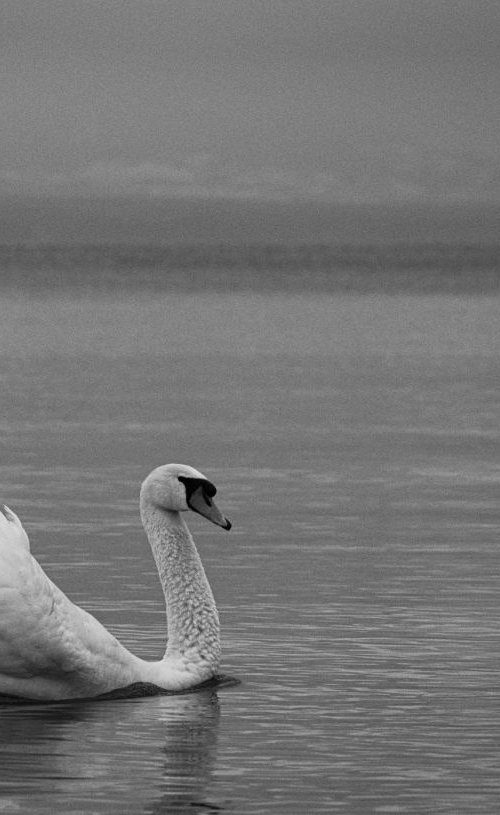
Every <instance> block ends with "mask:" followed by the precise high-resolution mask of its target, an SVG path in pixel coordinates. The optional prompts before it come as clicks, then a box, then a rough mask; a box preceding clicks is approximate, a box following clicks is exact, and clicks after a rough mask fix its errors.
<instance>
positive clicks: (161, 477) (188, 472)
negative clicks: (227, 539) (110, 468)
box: [141, 464, 231, 530]
mask: <svg viewBox="0 0 500 815" xmlns="http://www.w3.org/2000/svg"><path fill="white" fill-rule="evenodd" d="M216 492H217V489H216V487H215V486H214V485H213V484H212V482H211V481H209V480H208V478H207V477H206V476H205V475H203V473H200V472H199V471H198V470H195V469H194V467H190V466H189V465H188V464H164V465H163V466H161V467H157V468H156V469H155V470H153V472H151V473H150V474H149V475H148V477H147V478H146V480H145V481H144V483H143V485H142V488H141V499H142V498H143V497H146V496H147V499H148V500H149V501H150V502H151V503H152V504H154V505H155V506H158V507H161V508H162V509H166V510H169V511H171V512H184V511H186V510H188V509H191V510H192V511H193V512H197V513H198V514H199V515H203V517H204V518H207V519H208V520H209V521H211V522H212V523H214V524H217V526H221V527H222V528H223V529H227V530H229V529H231V521H229V520H228V519H227V518H225V517H224V515H223V514H222V512H221V511H220V509H219V508H218V507H217V506H216V504H215V503H214V501H213V498H214V495H215V494H216Z"/></svg>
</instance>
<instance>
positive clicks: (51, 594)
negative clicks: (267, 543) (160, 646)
mask: <svg viewBox="0 0 500 815" xmlns="http://www.w3.org/2000/svg"><path fill="white" fill-rule="evenodd" d="M215 493H216V489H215V487H214V485H213V484H212V483H211V482H210V481H209V480H208V479H207V478H206V477H205V476H204V475H202V473H200V472H198V471H197V470H195V469H194V468H193V467H188V466H186V465H180V464H167V465H165V466H163V467H157V468H156V469H155V470H153V472H152V473H150V475H149V476H148V477H147V478H146V480H145V481H144V483H143V485H142V488H141V496H140V509H141V518H142V523H143V525H144V529H145V531H146V534H147V536H148V539H149V543H150V545H151V549H152V551H153V556H154V559H155V561H156V565H157V568H158V573H159V576H160V580H161V584H162V587H163V591H164V594H165V601H166V610H167V628H168V642H167V649H166V653H165V656H164V657H163V659H162V660H160V661H158V662H148V661H145V660H143V659H140V658H139V657H137V656H135V655H134V654H132V653H131V652H130V651H128V650H127V649H126V648H125V647H124V646H123V645H121V643H120V642H118V640H117V639H116V638H115V637H114V636H113V635H112V634H111V633H110V632H109V631H107V630H106V628H104V626H102V625H101V623H99V622H98V621H97V620H96V619H95V617H93V616H92V615H91V614H88V613H87V612H86V611H84V610H83V609H81V608H79V606H76V605H74V603H72V602H71V601H70V600H69V599H68V598H67V597H66V595H65V594H64V593H63V592H62V591H61V590H60V589H58V588H57V586H55V585H54V583H52V581H51V580H49V578H48V577H47V575H46V574H45V572H44V571H43V569H42V568H41V566H40V565H39V563H38V562H37V561H36V560H35V558H34V557H32V555H31V553H30V546H29V540H28V536H27V534H26V532H25V531H24V529H23V527H22V524H21V522H20V520H19V518H18V517H17V515H15V514H14V513H13V512H12V511H11V510H10V509H8V507H4V508H3V513H2V512H0V694H4V695H8V696H16V697H23V698H28V699H35V700H45V701H49V700H50V701H53V700H61V699H76V698H89V697H96V696H102V695H103V694H111V695H113V692H120V691H121V692H122V693H123V694H124V695H127V690H123V689H131V692H132V690H135V691H136V692H144V693H151V692H160V691H180V690H185V689H188V688H192V687H196V686H197V685H199V684H201V683H203V682H205V681H207V680H209V679H211V678H213V677H215V676H217V673H218V670H219V660H220V637H219V619H218V614H217V609H216V606H215V602H214V598H213V594H212V591H211V589H210V586H209V584H208V580H207V577H206V575H205V571H204V569H203V566H202V563H201V560H200V558H199V555H198V552H197V550H196V547H195V545H194V541H193V538H192V537H191V535H190V532H189V530H188V528H187V526H186V524H185V522H184V520H183V519H182V517H181V514H180V513H181V512H182V511H183V510H187V509H192V510H194V511H195V512H198V513H200V514H201V515H204V516H205V518H208V520H210V521H212V522H213V523H215V524H217V525H218V526H221V527H222V528H223V529H230V528H231V523H230V522H229V521H228V520H227V518H225V517H224V516H223V515H222V514H221V512H220V511H219V509H218V508H217V507H216V505H215V504H214V502H213V497H214V495H215ZM138 689H139V690H138Z"/></svg>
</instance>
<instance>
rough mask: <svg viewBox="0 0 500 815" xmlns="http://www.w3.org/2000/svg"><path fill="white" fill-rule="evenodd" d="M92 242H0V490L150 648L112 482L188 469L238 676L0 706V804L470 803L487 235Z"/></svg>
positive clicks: (57, 566) (484, 725) (476, 715)
mask: <svg viewBox="0 0 500 815" xmlns="http://www.w3.org/2000/svg"><path fill="white" fill-rule="evenodd" d="M5 251H6V250H5ZM103 251H104V250H99V251H97V250H96V249H95V248H94V249H92V250H90V249H87V250H81V249H80V250H76V249H72V250H71V253H73V254H71V253H70V252H69V250H68V249H64V250H57V251H56V250H55V249H54V248H52V249H51V250H48V249H43V250H40V249H36V250H35V249H33V248H31V249H28V248H26V247H25V248H23V249H18V250H17V254H15V253H14V254H12V252H11V255H10V256H9V257H10V260H8V259H6V257H7V256H6V255H5V254H4V255H3V262H4V270H5V276H4V277H3V283H4V287H3V291H2V297H1V299H0V347H1V358H0V363H1V367H0V382H1V387H2V389H1V393H2V396H1V403H2V411H1V417H0V431H1V440H2V457H1V462H0V476H1V499H2V501H5V503H7V504H9V505H10V506H12V508H13V509H14V510H15V511H16V512H17V513H18V514H19V515H20V516H21V518H22V519H23V522H24V524H25V526H26V529H27V531H28V533H29V535H30V539H31V544H32V551H33V552H34V554H35V556H36V557H37V558H38V559H39V560H40V562H41V563H42V565H43V566H44V568H45V569H46V571H47V572H48V573H49V575H50V576H51V577H52V579H54V580H55V582H56V583H57V584H58V585H59V586H60V587H61V588H62V589H63V590H64V591H66V592H67V593H68V594H69V595H70V597H71V598H72V599H73V600H75V601H76V602H78V603H80V604H81V605H82V606H83V607H84V608H86V609H87V610H89V611H91V612H92V613H93V614H95V615H96V616H97V617H98V618H99V619H100V620H101V621H102V622H103V623H104V624H105V625H106V626H108V627H109V628H110V629H111V630H112V631H113V633H115V634H116V635H117V636H118V637H119V638H120V639H121V640H122V641H123V642H124V643H125V644H126V645H127V647H129V648H130V649H131V650H133V651H135V652H136V653H138V654H139V655H140V656H142V657H144V658H151V659H156V658H159V656H160V655H161V654H162V653H163V649H164V643H165V636H166V632H165V626H164V609H163V604H162V596H161V590H160V586H159V583H158V579H157V577H156V575H155V570H154V564H153V561H152V558H151V555H150V553H149V549H148V544H147V541H146V539H145V536H144V533H143V532H142V529H141V526H140V520H139V514H138V491H139V486H140V483H141V480H142V479H143V478H144V477H145V475H147V473H148V472H149V470H150V469H152V468H153V467H154V466H156V465H157V464H160V463H166V462H167V461H184V462H186V463H190V464H192V465H193V466H195V467H197V468H199V469H201V470H202V471H203V472H205V473H206V474H207V475H208V476H209V477H210V478H211V479H212V480H213V481H214V482H215V483H216V485H217V487H218V498H219V504H220V507H221V509H222V511H223V512H224V513H226V514H227V515H228V516H229V517H230V518H231V520H232V521H233V529H232V531H231V533H230V534H229V535H224V534H223V533H222V532H220V531H219V530H217V529H215V527H210V526H209V525H207V524H206V523H204V521H203V519H200V518H197V517H195V516H194V515H193V516H190V518H189V519H188V522H189V524H190V528H191V529H192V531H193V534H194V536H195V539H196V541H197V543H198V545H199V549H200V554H201V556H202V559H203V562H204V564H205V566H206V570H207V573H208V576H209V579H210V581H211V584H212V587H213V590H214V594H215V597H216V600H217V604H218V607H219V609H220V615H221V623H222V631H223V645H224V658H223V670H224V673H227V674H230V675H232V676H235V677H238V678H239V679H240V680H241V684H240V685H239V686H237V687H234V688H227V689H221V690H219V691H217V692H212V691H210V692H203V693H198V694H193V695H188V696H182V697H159V698H155V699H145V700H135V701H134V700H129V701H123V702H114V703H109V704H105V703H99V704H98V703H92V702H89V703H85V704H78V705H73V704H64V705H61V706H54V705H49V706H34V707H30V708H21V707H9V708H7V707H4V708H3V709H1V710H0V808H2V807H3V810H4V811H6V812H18V811H22V812H33V813H35V812H36V813H49V812H50V813H58V812H60V813H65V812H67V811H69V810H70V809H71V811H74V812H96V813H109V812H116V813H128V812H130V813H137V812H163V811H169V812H190V813H193V812H200V813H201V812H205V813H206V812H219V811H222V812H223V811H227V812H231V813H233V812H236V813H252V812H255V813H257V812H275V813H287V815H289V813H297V814H298V813H303V812H314V813H323V812H324V813H331V812H335V811H340V812H346V813H355V815H365V813H367V812H401V813H411V814H412V815H413V814H414V813H429V812H433V813H449V814H450V815H452V813H453V815H456V814H457V813H460V814H461V815H462V814H463V815H472V814H473V813H482V814H483V815H490V814H491V813H492V812H494V811H496V802H497V801H498V797H499V793H500V776H499V773H498V765H499V759H500V751H499V747H498V731H499V726H500V714H499V710H500V707H499V704H498V703H499V690H498V688H499V673H500V671H499V669H500V659H499V653H498V641H499V633H500V632H499V627H500V624H499V619H500V618H499V613H498V612H499V604H498V596H499V593H498V577H499V575H498V558H497V547H498V538H499V526H500V515H499V510H498V486H499V481H500V466H499V464H498V461H499V456H498V454H499V450H500V433H499V429H498V416H499V407H500V391H499V386H498V356H499V352H500V328H499V326H500V320H499V317H500V297H499V296H498V294H497V293H495V292H496V291H497V289H496V286H497V283H498V281H497V278H496V275H495V274H494V257H495V255H494V250H493V249H491V248H490V249H488V250H487V249H484V248H483V249H481V250H479V249H476V250H472V249H469V250H467V251H468V254H467V251H465V252H459V251H458V250H457V248H456V247H455V248H454V249H453V250H452V249H449V250H447V251H445V250H444V249H443V248H440V249H436V248H434V249H433V250H432V251H431V250H430V249H429V248H427V254H426V253H425V252H424V250H423V249H422V247H420V249H419V252H417V250H411V249H410V248H409V247H400V248H399V249H398V251H397V252H396V250H394V249H393V250H391V252H392V254H391V253H390V252H389V250H388V249H384V250H379V254H378V255H377V254H376V252H375V253H373V252H372V253H370V252H368V251H367V250H366V249H361V248H359V247H358V248H356V247H351V248H350V249H347V248H345V247H344V250H343V254H341V253H339V252H340V250H339V249H338V248H337V249H336V250H335V252H334V251H333V250H327V249H325V248H323V249H317V250H316V253H315V254H314V255H312V254H311V253H309V254H306V253H305V250H301V251H302V254H300V251H297V252H296V253H295V254H294V253H293V252H292V249H291V248H287V249H286V250H281V253H280V252H278V250H274V254H273V253H272V252H271V250H269V249H267V250H265V251H261V252H260V254H259V253H257V255H256V254H255V250H254V255H253V260H252V262H251V263H250V261H249V254H248V252H249V250H248V249H246V250H244V252H243V251H242V252H240V253H239V254H238V253H237V252H236V251H235V250H234V249H233V250H231V251H232V254H231V253H229V250H219V255H218V256H214V255H211V256H210V261H209V262H208V261H207V257H208V256H207V255H204V256H203V258H202V259H199V257H198V259H197V256H196V253H195V249H191V254H190V255H188V254H184V255H182V257H181V256H179V255H178V254H177V255H175V252H174V251H173V250H170V254H168V253H167V254H166V255H165V253H164V254H163V255H162V256H161V257H159V256H158V255H155V254H154V253H155V251H157V250H152V249H149V250H144V251H143V255H142V260H141V258H138V256H137V254H134V253H132V254H126V253H125V254H123V255H121V256H119V259H118V260H117V254H116V253H117V251H118V250H117V249H116V248H114V249H113V250H108V254H107V255H106V256H104V255H103ZM452 252H453V253H454V254H453V253H452ZM22 253H24V254H22ZM35 253H38V254H35ZM57 253H58V254H57ZM82 253H83V254H82ZM419 253H420V254H419ZM21 255H22V257H23V258H24V259H23V260H22V262H21V260H20V257H21ZM174 257H176V261H175V262H174V261H173V260H172V258H174ZM189 257H190V260H189ZM312 257H314V258H315V260H314V261H313V260H311V258H312ZM41 258H45V260H44V262H43V263H40V259H41ZM57 258H58V259H57ZM103 258H104V259H103ZM165 258H167V260H165ZM342 258H343V260H342ZM391 258H392V259H391ZM405 258H406V260H405ZM453 258H455V261H453ZM375 261H376V262H375ZM454 262H455V264H456V265H455V266H454V265H453V264H454ZM398 263H399V266H398ZM259 264H260V265H259ZM460 264H461V265H460ZM443 270H444V271H443ZM398 271H399V276H398ZM14 272H16V273H17V276H16V274H14ZM44 275H45V277H44ZM332 276H333V277H332ZM333 280H335V281H336V282H332V281H333ZM416 280H418V281H419V283H418V285H416V283H415V281H416ZM405 281H406V282H405ZM426 281H427V282H426ZM488 281H489V282H488ZM289 284H290V285H289ZM486 295H488V296H486Z"/></svg>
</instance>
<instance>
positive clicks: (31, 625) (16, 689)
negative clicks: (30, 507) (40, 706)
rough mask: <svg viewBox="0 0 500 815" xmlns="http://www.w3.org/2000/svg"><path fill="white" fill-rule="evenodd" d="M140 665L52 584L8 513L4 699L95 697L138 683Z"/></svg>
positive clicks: (1, 599) (1, 533) (0, 655)
mask: <svg viewBox="0 0 500 815" xmlns="http://www.w3.org/2000/svg"><path fill="white" fill-rule="evenodd" d="M138 662H139V660H137V658H136V657H134V656H133V654H131V653H130V652H129V651H127V649H126V648H124V647H123V646H122V645H121V643H120V642H119V641H118V640H117V639H116V638H115V637H114V636H113V635H112V634H111V633H110V632H109V631H107V629H106V628H104V626H102V625H101V623H99V622H98V620H96V619H95V617H93V616H92V615H91V614H88V613H87V612H86V611H84V610H83V609H81V608H80V607H79V606H76V605H75V604H74V603H72V602H71V601H70V600H69V599H68V598H67V597H66V595H65V594H64V593H63V592H62V591H61V590H60V589H59V588H58V587H57V586H56V585H55V584H54V583H53V582H52V581H51V580H50V579H49V577H48V576H47V575H46V574H45V572H44V571H43V569H42V567H41V566H40V564H39V563H38V562H37V561H36V560H35V558H34V557H32V555H31V553H30V549H29V541H28V536H27V535H26V532H25V531H24V529H23V527H22V524H21V522H20V521H19V519H18V518H17V516H16V515H15V514H14V513H13V512H12V511H11V510H8V509H7V508H5V509H4V511H3V514H2V512H0V694H2V693H3V694H14V695H17V696H27V697H30V698H39V699H50V698H54V699H56V698H59V699H60V698H74V697H81V696H95V695H97V694H99V693H105V692H107V691H109V690H112V689H113V688H115V687H120V686H121V687H123V686H124V685H126V684H129V683H132V682H134V681H136V680H137V663H138Z"/></svg>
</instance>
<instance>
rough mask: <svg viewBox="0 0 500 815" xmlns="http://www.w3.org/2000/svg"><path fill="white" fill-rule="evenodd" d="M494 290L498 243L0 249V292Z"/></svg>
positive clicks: (499, 269)
mask: <svg viewBox="0 0 500 815" xmlns="http://www.w3.org/2000/svg"><path fill="white" fill-rule="evenodd" d="M198 291H204V292H206V291H213V292H243V293H244V292H253V293H259V292H263V293H272V292H284V293H300V292H302V293H332V294H334V293H337V294H390V295H394V294H405V293H408V294H420V295H425V294H430V295H434V294H468V295H496V294H500V244H498V245H496V244H491V245H483V244H467V243H455V244H446V243H413V244H409V243H402V242H399V243H388V244H376V245H372V244H356V243H354V244H350V243H341V244H336V245H335V244H330V245H328V244H282V245H272V244H271V245H268V244H248V245H239V246H238V245H231V244H219V245H217V244H192V245H189V244H188V245H185V244H181V245H167V246H151V245H128V244H123V243H121V244H109V245H105V244H102V245H95V244H88V245H64V244H62V245H57V244H40V245H31V244H17V245H0V292H3V293H8V292H10V293H19V294H28V293H29V294H32V295H37V294H40V295H42V294H49V293H63V292H64V293H67V294H78V293H80V294H82V293H85V294H96V295H99V294H103V295H104V294H112V293H126V292H142V293H147V292H152V293H156V292H182V293H189V292H193V293H194V292H198Z"/></svg>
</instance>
